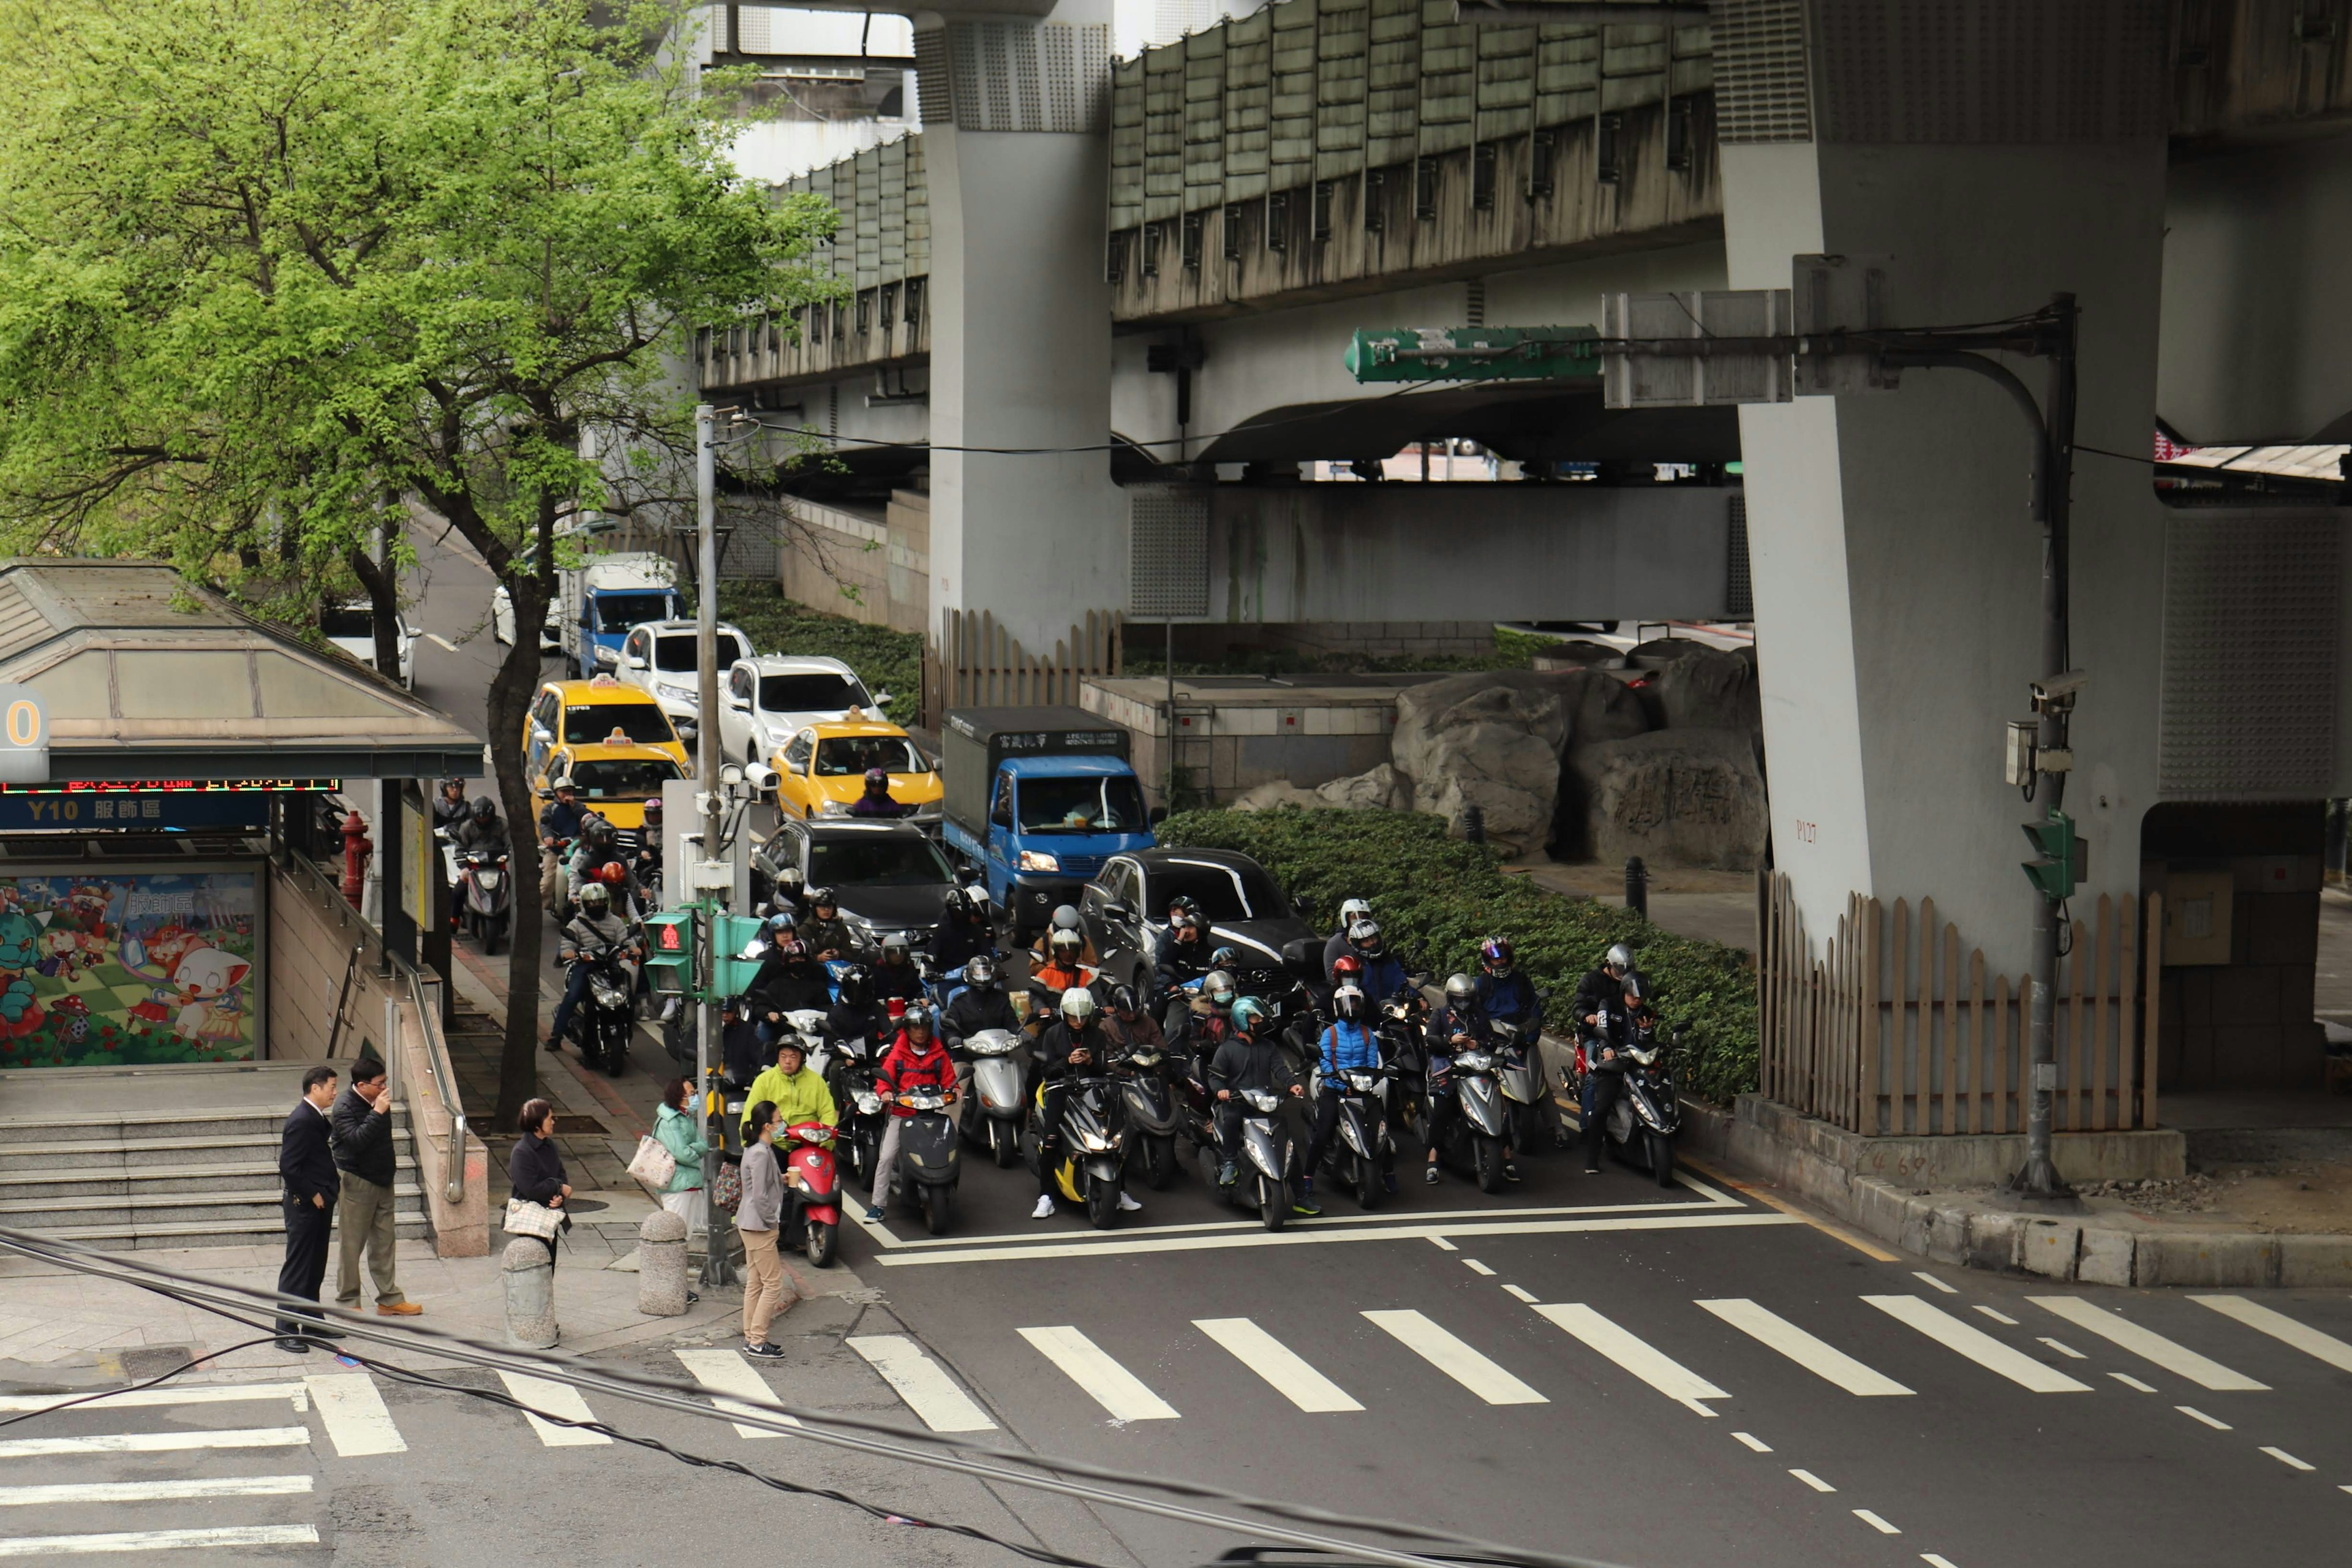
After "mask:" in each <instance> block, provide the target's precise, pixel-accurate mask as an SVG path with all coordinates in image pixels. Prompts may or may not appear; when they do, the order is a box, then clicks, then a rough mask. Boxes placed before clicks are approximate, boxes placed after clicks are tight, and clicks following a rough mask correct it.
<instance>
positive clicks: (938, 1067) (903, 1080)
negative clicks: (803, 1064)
mask: <svg viewBox="0 0 2352 1568" xmlns="http://www.w3.org/2000/svg"><path fill="white" fill-rule="evenodd" d="M955 1086H956V1069H955V1063H953V1062H952V1061H950V1060H949V1059H948V1053H947V1050H946V1047H942V1046H941V1045H940V1043H939V1041H937V1040H935V1039H933V1038H932V1037H931V1016H930V1015H929V1013H926V1012H924V1011H923V1010H922V1009H921V1008H919V1007H918V1008H914V1009H912V1010H910V1011H909V1012H908V1014H907V1020H906V1023H905V1025H904V1026H902V1027H901V1028H900V1029H899V1030H898V1037H897V1038H896V1039H894V1040H892V1041H891V1042H890V1048H889V1049H888V1050H887V1051H885V1052H883V1053H882V1060H881V1063H880V1065H879V1066H878V1067H877V1068H876V1069H875V1074H874V1087H875V1088H876V1089H877V1090H878V1091H880V1093H881V1095H882V1098H883V1100H885V1101H886V1102H887V1104H888V1105H889V1108H890V1121H889V1125H888V1126H887V1127H885V1128H884V1129H883V1130H882V1147H881V1150H880V1152H879V1153H878V1154H877V1157H876V1159H875V1162H874V1201H873V1202H872V1203H871V1204H868V1205H866V1218H867V1219H868V1220H871V1221H874V1222H877V1223H879V1222H880V1220H881V1218H882V1212H883V1210H884V1209H886V1208H887V1207H888V1206H889V1202H890V1186H891V1183H892V1181H893V1180H894V1179H895V1178H896V1177H897V1176H898V1130H899V1129H900V1128H901V1127H903V1126H905V1125H906V1121H907V1118H908V1117H910V1116H912V1115H914V1114H915V1113H914V1112H913V1111H912V1110H908V1109H907V1107H905V1106H903V1105H901V1104H899V1103H898V1096H899V1095H902V1094H905V1093H908V1091H909V1090H912V1089H941V1090H944V1091H948V1092H953V1090H954V1089H955Z"/></svg>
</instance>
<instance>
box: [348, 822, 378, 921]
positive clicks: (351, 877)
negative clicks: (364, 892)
mask: <svg viewBox="0 0 2352 1568" xmlns="http://www.w3.org/2000/svg"><path fill="white" fill-rule="evenodd" d="M374 853H375V846H374V845H373V843H371V842H369V840H368V831H367V818H366V817H363V816H361V815H360V814H359V811H358V809H357V808H356V807H354V808H353V810H352V814H351V815H350V816H347V817H345V818H343V897H344V898H345V899H347V900H350V901H351V906H352V908H353V909H358V908H359V907H360V891H361V889H362V887H364V886H365V884H366V881H367V863H368V857H369V856H371V855H373V854H374Z"/></svg>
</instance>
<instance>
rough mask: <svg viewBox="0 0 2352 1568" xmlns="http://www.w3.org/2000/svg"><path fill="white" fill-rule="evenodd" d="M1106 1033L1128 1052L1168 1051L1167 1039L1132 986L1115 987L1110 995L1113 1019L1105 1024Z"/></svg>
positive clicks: (1107, 1019) (1106, 1019)
mask: <svg viewBox="0 0 2352 1568" xmlns="http://www.w3.org/2000/svg"><path fill="white" fill-rule="evenodd" d="M1103 1030H1104V1032H1105V1033H1107V1034H1108V1035H1109V1036H1110V1037H1111V1038H1112V1039H1113V1040H1115V1041H1117V1042H1118V1046H1119V1048H1120V1049H1122V1050H1125V1051H1129V1052H1133V1051H1146V1052H1150V1051H1165V1050H1166V1049H1167V1048H1168V1037H1167V1036H1165V1035H1164V1034H1162V1033H1161V1032H1160V1026H1159V1024H1158V1023H1156V1022H1155V1021H1153V1019H1152V1016H1151V1014H1150V1011H1149V1010H1148V1009H1146V1008H1145V1006H1144V1005H1143V999H1142V998H1141V997H1139V996H1138V995H1137V994H1135V987H1134V986H1132V985H1114V986H1112V987H1111V991H1110V1016H1109V1017H1108V1018H1105V1019H1104V1020H1103Z"/></svg>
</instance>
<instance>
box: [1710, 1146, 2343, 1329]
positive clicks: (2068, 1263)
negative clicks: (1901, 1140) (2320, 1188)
mask: <svg viewBox="0 0 2352 1568" xmlns="http://www.w3.org/2000/svg"><path fill="white" fill-rule="evenodd" d="M1683 1136H1684V1138H1685V1141H1686V1142H1689V1143H1690V1144H1691V1145H1693V1146H1694V1147H1695V1148H1696V1149H1697V1150H1698V1151H1699V1152H1702V1153H1703V1154H1705V1155H1706V1156H1707V1157H1708V1158H1710V1159H1713V1160H1717V1161H1719V1162H1721V1163H1725V1164H1727V1165H1729V1166H1732V1167H1733V1168H1735V1169H1739V1170H1743V1171H1745V1172H1747V1173H1749V1174H1751V1175H1755V1176H1757V1177H1759V1179H1761V1180H1763V1181H1765V1182H1768V1183H1772V1184H1778V1185H1780V1186H1782V1187H1784V1188H1786V1189H1788V1190H1789V1191H1791V1192H1793V1193H1795V1194H1797V1195H1799V1196H1801V1198H1803V1199H1804V1200H1806V1201H1807V1202H1809V1203H1811V1204H1812V1205H1815V1206H1817V1207H1819V1208H1820V1209H1822V1211H1823V1212H1825V1213H1826V1214H1828V1215H1831V1216H1832V1218H1835V1219H1838V1220H1841V1221H1843V1222H1844V1223H1845V1224H1847V1225H1850V1226H1853V1228H1854V1229H1855V1230H1857V1231H1860V1232H1862V1233H1863V1234H1864V1235H1866V1236H1869V1237H1873V1238H1874V1239H1876V1240H1878V1241H1882V1242H1885V1243H1886V1244H1887V1245H1888V1246H1890V1247H1899V1248H1901V1249H1902V1250H1903V1251H1906V1252H1908V1253H1912V1254H1914V1255H1916V1256H1918V1257H1922V1258H1928V1259H1930V1260H1931V1261H1934V1262H1937V1263H1945V1264H1951V1265H1955V1266H1958V1267H1961V1268H1989V1269H1993V1270H1996V1271H2007V1272H2011V1273H2020V1274H2030V1275H2033V1276H2036V1277H2037V1278H2040V1279H2054V1280H2065V1281H2072V1282H2074V1283H2076V1284H2083V1285H2118V1286H2195V1287H2202V1288H2205V1289H2215V1288H2222V1287H2232V1288H2234V1287H2255V1288H2260V1289H2273V1288H2276V1289H2352V1236H2280V1235H2273V1234H2271V1233H2268V1232H2263V1231H2182V1232H2179V1233H2172V1234H2168V1233H2165V1232H2162V1231H2151V1230H2147V1229H2143V1228H2138V1227H2134V1226H2123V1225H2113V1224H2103V1223H2100V1221H2099V1220H2098V1219H2097V1218H2096V1217H2095V1216H2094V1217H2090V1218H2086V1219H2049V1218H2042V1217H2040V1216H2037V1215H2023V1214H2016V1213H2012V1212H2011V1211H2009V1210H2006V1209H1997V1208H1994V1207H1992V1206H1991V1205H1989V1204H1986V1203H1983V1202H1981V1201H1979V1200H1978V1199H1975V1198H1971V1197H1967V1196H1964V1195H1961V1194H1952V1193H1940V1194H1927V1196H1924V1197H1922V1196H1918V1195H1916V1194H1912V1193H1908V1192H1906V1191H1903V1190H1901V1189H1899V1188H1896V1187H1895V1186H1892V1185H1890V1184H1887V1183H1885V1182H1882V1181H1879V1180H1878V1179H1876V1178H1875V1177H1871V1176H1856V1175H1853V1173H1850V1172H1847V1171H1845V1170H1843V1169H1841V1168H1839V1167H1836V1166H1833V1165H1831V1164H1829V1163H1827V1162H1825V1161H1822V1160H1821V1159H1820V1158H1819V1157H1818V1156H1813V1155H1811V1154H1810V1152H1808V1151H1805V1150H1802V1149H1799V1148H1795V1147H1792V1146H1790V1144H1788V1143H1787V1142H1784V1141H1781V1140H1777V1139H1773V1140H1766V1139H1762V1138H1759V1137H1755V1136H1743V1135H1741V1130H1740V1128H1739V1125H1738V1121H1737V1119H1736V1118H1735V1117H1734V1116H1733V1115H1732V1114H1731V1113H1730V1112H1728V1111H1725V1110H1718V1109H1717V1108H1716V1107H1714V1106H1708V1105H1700V1104H1697V1103H1696V1102H1695V1101H1691V1100H1685V1101H1684V1102H1683ZM1759 1167H1760V1168H1759Z"/></svg>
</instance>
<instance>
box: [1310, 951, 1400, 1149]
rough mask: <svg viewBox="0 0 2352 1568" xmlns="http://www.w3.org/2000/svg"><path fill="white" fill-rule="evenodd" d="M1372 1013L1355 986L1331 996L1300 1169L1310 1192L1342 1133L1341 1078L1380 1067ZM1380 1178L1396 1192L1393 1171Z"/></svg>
mask: <svg viewBox="0 0 2352 1568" xmlns="http://www.w3.org/2000/svg"><path fill="white" fill-rule="evenodd" d="M1371 1011H1372V1010H1371V1007H1370V1005H1368V1004H1367V1003H1366V1002H1365V1000H1364V994H1363V992H1362V991H1360V990H1359V989H1358V988H1357V987H1355V986H1354V985H1349V984H1342V985H1341V986H1340V987H1339V989H1338V990H1337V991H1334V992H1332V993H1331V1022H1330V1024H1329V1025H1328V1026H1327V1027H1326V1028H1325V1029H1324V1031H1323V1035H1322V1037H1321V1039H1320V1040H1319V1041H1318V1051H1319V1054H1320V1056H1321V1058H1322V1065H1323V1087H1322V1089H1321V1091H1320V1092H1319V1093H1318V1094H1317V1096H1316V1097H1315V1131H1314V1132H1313V1133H1312V1134H1311V1135H1309V1137H1308V1138H1307V1163H1306V1164H1305V1165H1304V1166H1303V1167H1301V1169H1302V1170H1304V1172H1305V1174H1304V1175H1303V1176H1301V1177H1300V1178H1299V1180H1300V1182H1301V1184H1302V1185H1303V1186H1304V1187H1305V1189H1306V1190H1307V1192H1309V1193H1312V1192H1313V1191H1314V1190H1315V1173H1316V1172H1317V1171H1318V1169H1320V1168H1321V1166H1322V1163H1323V1153H1324V1151H1325V1150H1327V1149H1328V1148H1330V1146H1331V1139H1332V1136H1333V1135H1334V1134H1335V1133H1337V1132H1338V1131H1339V1097H1340V1095H1341V1094H1342V1093H1344V1092H1345V1091H1346V1089H1347V1080H1346V1079H1343V1078H1342V1077H1340V1075H1341V1074H1342V1073H1345V1072H1348V1071H1349V1070H1351V1069H1352V1070H1355V1071H1359V1072H1360V1071H1363V1070H1364V1069H1366V1068H1376V1067H1378V1066H1380V1065H1381V1037H1380V1036H1378V1035H1377V1034H1375V1033H1373V1032H1372V1025H1371ZM1381 1180H1382V1181H1383V1182H1385V1183H1386V1184H1387V1185H1388V1189H1389V1191H1390V1192H1391V1193H1393V1192H1395V1191H1396V1173H1395V1172H1394V1171H1393V1170H1389V1171H1382V1172H1381Z"/></svg>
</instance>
